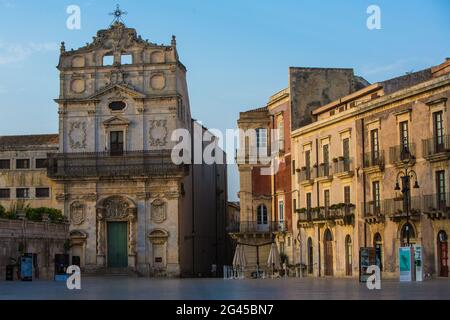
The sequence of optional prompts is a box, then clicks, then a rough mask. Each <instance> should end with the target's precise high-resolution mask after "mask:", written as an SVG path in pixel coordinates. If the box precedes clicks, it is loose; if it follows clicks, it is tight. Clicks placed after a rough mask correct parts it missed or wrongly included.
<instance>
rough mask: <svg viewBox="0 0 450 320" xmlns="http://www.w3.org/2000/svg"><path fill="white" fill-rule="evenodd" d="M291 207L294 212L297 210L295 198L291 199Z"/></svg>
mask: <svg viewBox="0 0 450 320" xmlns="http://www.w3.org/2000/svg"><path fill="white" fill-rule="evenodd" d="M292 207H293V208H294V212H295V210H297V199H294V200H292Z"/></svg>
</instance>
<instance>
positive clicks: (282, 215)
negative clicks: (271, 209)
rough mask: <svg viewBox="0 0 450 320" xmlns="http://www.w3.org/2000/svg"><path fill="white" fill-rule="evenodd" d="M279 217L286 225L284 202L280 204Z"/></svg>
mask: <svg viewBox="0 0 450 320" xmlns="http://www.w3.org/2000/svg"><path fill="white" fill-rule="evenodd" d="M278 217H279V221H280V223H284V202H283V201H280V202H278Z"/></svg>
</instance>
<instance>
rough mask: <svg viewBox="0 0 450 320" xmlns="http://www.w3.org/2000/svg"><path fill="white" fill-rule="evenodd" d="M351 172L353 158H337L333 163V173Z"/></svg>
mask: <svg viewBox="0 0 450 320" xmlns="http://www.w3.org/2000/svg"><path fill="white" fill-rule="evenodd" d="M350 171H353V158H339V159H338V160H337V162H335V163H334V173H344V172H350Z"/></svg>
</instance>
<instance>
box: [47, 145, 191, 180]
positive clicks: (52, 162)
mask: <svg viewBox="0 0 450 320" xmlns="http://www.w3.org/2000/svg"><path fill="white" fill-rule="evenodd" d="M48 160H49V161H48V164H49V165H48V168H47V174H48V176H49V177H50V178H52V179H77V178H87V177H110V178H113V177H131V176H133V177H135V176H144V177H148V176H166V175H185V174H186V173H187V172H188V165H176V164H174V163H173V162H172V159H171V151H170V150H162V151H124V152H122V153H120V154H119V153H113V154H111V153H109V152H92V153H52V154H48Z"/></svg>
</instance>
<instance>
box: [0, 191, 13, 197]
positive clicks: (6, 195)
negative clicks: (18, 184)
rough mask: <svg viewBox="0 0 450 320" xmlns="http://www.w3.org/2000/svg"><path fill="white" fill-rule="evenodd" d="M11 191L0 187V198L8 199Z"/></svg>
mask: <svg viewBox="0 0 450 320" xmlns="http://www.w3.org/2000/svg"><path fill="white" fill-rule="evenodd" d="M10 197H11V191H10V190H9V189H0V199H9V198H10Z"/></svg>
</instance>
